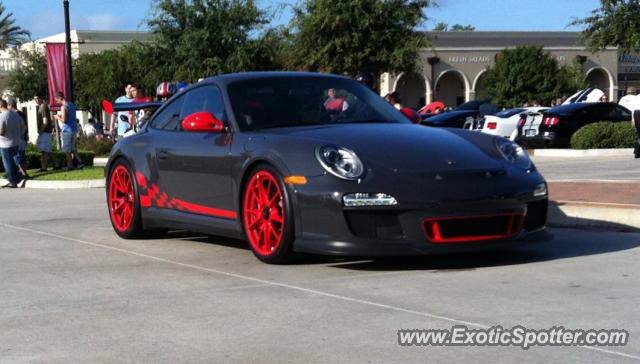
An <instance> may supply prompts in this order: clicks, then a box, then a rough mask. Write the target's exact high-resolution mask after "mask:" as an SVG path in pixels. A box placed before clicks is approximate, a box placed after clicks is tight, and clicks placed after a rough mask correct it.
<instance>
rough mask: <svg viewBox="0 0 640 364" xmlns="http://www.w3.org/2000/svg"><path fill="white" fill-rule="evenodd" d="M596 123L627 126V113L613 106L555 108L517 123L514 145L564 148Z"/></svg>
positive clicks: (564, 106)
mask: <svg viewBox="0 0 640 364" xmlns="http://www.w3.org/2000/svg"><path fill="white" fill-rule="evenodd" d="M598 121H613V122H629V121H631V112H630V111H629V110H628V109H627V108H625V107H623V106H620V105H618V104H616V103H613V102H583V103H574V104H567V105H561V106H556V107H554V108H551V109H549V110H547V111H545V112H544V113H543V114H542V117H538V118H525V119H520V122H519V123H518V135H517V137H516V142H517V143H518V144H520V145H523V146H527V147H559V148H564V147H568V146H569V145H570V143H571V136H573V134H574V133H575V132H576V131H578V129H580V128H582V127H583V126H585V125H588V124H591V123H595V122H598Z"/></svg>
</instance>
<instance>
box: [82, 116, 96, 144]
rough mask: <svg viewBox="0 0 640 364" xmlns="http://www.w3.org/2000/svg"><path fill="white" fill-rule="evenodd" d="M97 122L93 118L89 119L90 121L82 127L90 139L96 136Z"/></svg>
mask: <svg viewBox="0 0 640 364" xmlns="http://www.w3.org/2000/svg"><path fill="white" fill-rule="evenodd" d="M95 124H96V122H95V120H93V119H89V122H87V123H86V124H84V126H83V127H82V132H83V133H84V136H86V137H87V138H89V139H93V138H95V137H96V126H95Z"/></svg>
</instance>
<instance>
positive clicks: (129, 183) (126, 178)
mask: <svg viewBox="0 0 640 364" xmlns="http://www.w3.org/2000/svg"><path fill="white" fill-rule="evenodd" d="M134 197H135V191H134V189H133V179H132V178H131V173H130V172H129V170H128V169H127V168H126V167H125V166H123V165H119V166H117V167H116V168H115V169H114V170H113V172H111V179H110V180H109V212H110V213H111V221H113V225H114V226H115V228H116V229H117V230H118V231H120V232H125V231H127V230H128V229H129V228H130V227H131V224H132V223H133V218H134V208H135V200H134Z"/></svg>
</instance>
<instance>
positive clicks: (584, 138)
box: [571, 121, 638, 149]
mask: <svg viewBox="0 0 640 364" xmlns="http://www.w3.org/2000/svg"><path fill="white" fill-rule="evenodd" d="M636 140H638V135H637V133H636V130H635V129H634V128H633V127H632V126H631V123H629V122H617V123H614V122H610V121H603V122H599V123H594V124H589V125H587V126H585V127H582V128H580V129H579V130H578V131H577V132H576V133H575V134H573V136H572V137H571V148H573V149H602V148H633V147H634V145H635V143H636Z"/></svg>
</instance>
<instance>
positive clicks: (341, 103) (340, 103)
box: [324, 88, 349, 113]
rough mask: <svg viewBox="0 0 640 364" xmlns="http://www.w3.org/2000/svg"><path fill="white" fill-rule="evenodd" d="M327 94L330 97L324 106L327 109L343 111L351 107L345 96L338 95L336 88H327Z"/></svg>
mask: <svg viewBox="0 0 640 364" xmlns="http://www.w3.org/2000/svg"><path fill="white" fill-rule="evenodd" d="M327 95H328V96H329V98H328V99H327V100H326V101H325V102H324V108H325V109H327V111H330V112H331V111H333V112H337V113H341V112H344V111H346V110H347V109H348V108H349V104H348V103H347V100H345V97H344V96H338V95H337V92H336V89H335V88H330V89H329V90H327Z"/></svg>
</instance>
